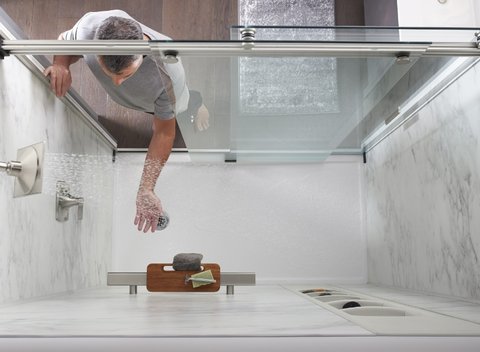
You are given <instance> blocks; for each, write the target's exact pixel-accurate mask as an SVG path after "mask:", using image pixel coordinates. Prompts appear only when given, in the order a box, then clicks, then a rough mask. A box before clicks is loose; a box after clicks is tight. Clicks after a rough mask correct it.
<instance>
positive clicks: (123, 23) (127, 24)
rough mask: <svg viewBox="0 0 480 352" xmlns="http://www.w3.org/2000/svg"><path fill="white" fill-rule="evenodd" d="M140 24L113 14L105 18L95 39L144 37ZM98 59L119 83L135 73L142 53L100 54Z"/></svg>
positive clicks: (110, 75)
mask: <svg viewBox="0 0 480 352" xmlns="http://www.w3.org/2000/svg"><path fill="white" fill-rule="evenodd" d="M143 38H144V37H143V31H142V28H141V27H140V25H139V24H138V23H137V22H136V21H134V20H132V19H129V18H123V17H116V16H111V17H108V18H107V19H105V20H104V21H103V22H102V24H101V25H100V26H99V27H98V28H97V31H96V32H95V39H99V40H126V39H130V40H132V39H140V40H141V39H143ZM98 61H99V63H100V66H101V67H102V69H103V71H104V72H105V74H107V75H108V76H109V77H110V78H111V79H112V81H113V82H114V83H115V84H116V85H119V84H121V83H122V82H123V81H124V80H126V79H127V78H128V77H130V76H131V75H133V74H134V73H135V72H136V71H137V69H138V68H139V67H140V65H141V63H142V56H141V55H99V56H98Z"/></svg>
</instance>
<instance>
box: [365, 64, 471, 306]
mask: <svg viewBox="0 0 480 352" xmlns="http://www.w3.org/2000/svg"><path fill="white" fill-rule="evenodd" d="M479 82H480V65H479V64H477V65H476V66H474V67H473V68H471V69H470V70H469V71H467V72H466V73H465V74H464V75H463V76H462V77H460V78H459V79H458V80H457V81H455V82H454V83H453V84H452V85H451V86H449V87H448V88H447V89H446V90H444V91H443V92H442V93H441V94H440V95H439V96H438V97H436V98H435V99H434V100H433V101H431V102H430V103H429V104H428V105H427V106H426V107H424V108H423V109H422V110H421V111H419V112H418V114H417V116H415V117H414V118H413V119H412V120H411V121H409V122H408V123H407V124H405V125H404V127H403V128H399V129H397V130H396V131H395V132H394V133H393V134H391V135H390V136H389V137H388V138H387V139H385V140H384V141H382V142H381V143H380V144H379V145H377V146H376V147H375V148H374V149H373V150H372V151H370V152H369V153H368V154H367V161H368V162H367V165H366V169H365V195H366V198H365V199H366V200H365V201H366V204H365V209H366V228H367V237H368V278H369V282H372V283H375V284H383V285H389V286H395V287H402V288H407V289H412V290H419V291H427V292H433V293H439V294H445V295H451V296H458V297H466V298H474V299H480V262H479V255H480V143H479V142H480V119H479V118H478V111H479V109H480V92H479V90H478V84H479Z"/></svg>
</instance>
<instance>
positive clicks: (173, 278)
mask: <svg viewBox="0 0 480 352" xmlns="http://www.w3.org/2000/svg"><path fill="white" fill-rule="evenodd" d="M205 270H211V271H212V274H213V278H214V279H215V280H217V282H215V283H213V284H208V285H204V286H200V287H197V288H193V287H192V283H191V282H187V283H186V284H185V276H186V275H188V276H191V275H193V274H196V273H199V272H200V271H205ZM200 271H192V270H179V271H175V270H173V267H172V264H166V263H152V264H149V265H148V266H147V290H148V291H150V292H216V291H218V290H219V289H220V265H218V264H214V263H207V264H202V270H200Z"/></svg>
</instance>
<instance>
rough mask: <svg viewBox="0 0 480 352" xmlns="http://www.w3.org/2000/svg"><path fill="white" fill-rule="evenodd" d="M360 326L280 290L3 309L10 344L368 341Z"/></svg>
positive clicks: (109, 294) (82, 295)
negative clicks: (60, 339) (45, 340)
mask: <svg viewBox="0 0 480 352" xmlns="http://www.w3.org/2000/svg"><path fill="white" fill-rule="evenodd" d="M365 335H372V333H371V332H369V331H368V330H365V329H363V328H361V327H359V326H357V325H355V324H354V323H352V322H350V321H348V320H346V319H344V318H342V317H340V316H338V315H336V314H334V313H332V312H330V311H328V310H326V309H323V308H322V307H319V306H318V305H315V304H312V303H311V302H310V301H309V300H307V299H305V298H304V297H302V295H300V294H297V293H295V292H292V291H291V290H289V289H287V288H284V287H282V286H279V285H268V286H263V285H259V286H254V287H236V288H235V295H226V294H225V293H224V291H223V290H221V291H219V292H218V293H213V294H212V293H198V294H192V293H149V292H147V291H146V289H145V288H143V287H139V290H138V294H137V295H129V294H128V288H127V287H106V288H100V289H91V290H83V291H79V292H75V293H72V294H65V295H60V296H54V297H48V298H43V299H38V300H32V301H26V302H21V303H16V304H12V305H3V306H0V337H6V336H131V337H137V336H152V337H187V336H188V337H202V336H209V337H211V336H214V337H216V336H218V337H220V336H234V337H240V336H365Z"/></svg>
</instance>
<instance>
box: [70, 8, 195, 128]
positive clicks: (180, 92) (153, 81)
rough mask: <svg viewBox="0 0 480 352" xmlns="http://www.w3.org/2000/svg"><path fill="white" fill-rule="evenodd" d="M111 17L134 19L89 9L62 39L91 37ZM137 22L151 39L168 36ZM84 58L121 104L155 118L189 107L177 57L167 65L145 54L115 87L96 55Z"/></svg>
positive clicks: (118, 12)
mask: <svg viewBox="0 0 480 352" xmlns="http://www.w3.org/2000/svg"><path fill="white" fill-rule="evenodd" d="M110 16H117V17H124V18H130V19H133V18H132V17H131V16H129V15H128V14H127V13H126V12H124V11H121V10H111V11H100V12H89V13H87V14H85V15H84V16H83V17H82V18H81V19H80V20H79V21H78V22H77V23H76V24H75V26H73V28H72V29H70V30H68V31H66V32H64V33H62V36H63V39H65V40H92V39H94V36H95V31H96V30H97V28H98V27H99V26H100V25H101V23H102V22H103V20H105V19H106V18H108V17H110ZM137 22H138V21H137ZM139 24H140V26H141V27H142V30H143V33H144V34H146V35H147V36H148V37H150V38H151V39H153V40H169V39H170V38H168V37H167V36H165V35H163V34H160V33H158V32H156V31H154V30H152V29H151V28H149V27H147V26H144V25H143V24H141V23H140V22H139ZM83 57H84V59H85V61H86V63H87V65H88V67H89V68H90V70H91V71H92V72H93V74H94V75H95V77H96V78H97V80H98V81H99V82H100V83H101V85H102V86H103V87H104V88H105V90H106V91H107V93H108V94H109V95H110V96H111V97H112V99H113V100H114V101H116V102H117V103H118V104H120V105H123V106H125V107H127V108H131V109H135V110H140V111H145V112H150V113H154V114H155V116H156V117H158V118H160V119H163V120H168V119H171V118H173V117H175V115H177V114H179V113H181V112H183V111H185V110H186V109H187V107H188V99H189V93H188V88H187V85H186V82H185V71H184V69H183V66H182V63H181V61H180V60H179V61H178V62H177V63H174V64H167V63H162V62H161V61H160V60H159V59H158V58H155V57H153V56H146V57H144V59H143V63H142V64H141V66H140V67H139V68H138V70H137V72H135V74H134V75H132V76H131V77H129V78H128V79H127V80H125V81H124V82H123V83H122V84H121V85H119V86H115V85H114V84H113V82H112V80H111V78H110V77H108V76H107V75H106V74H105V73H104V72H103V70H102V68H101V67H100V64H99V63H98V61H97V57H96V55H84V56H83Z"/></svg>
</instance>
